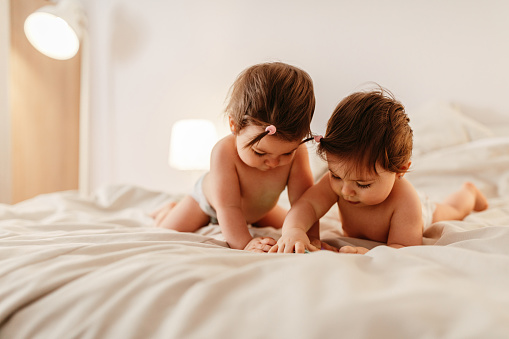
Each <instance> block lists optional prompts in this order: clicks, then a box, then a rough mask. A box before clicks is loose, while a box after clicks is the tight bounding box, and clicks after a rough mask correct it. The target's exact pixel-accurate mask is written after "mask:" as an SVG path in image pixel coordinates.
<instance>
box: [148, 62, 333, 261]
mask: <svg viewBox="0 0 509 339" xmlns="http://www.w3.org/2000/svg"><path fill="white" fill-rule="evenodd" d="M314 109H315V96H314V91H313V83H312V80H311V78H310V76H309V75H308V74H307V73H306V72H304V71H303V70H301V69H299V68H297V67H294V66H291V65H288V64H285V63H281V62H273V63H263V64H259V65H254V66H251V67H249V68H247V69H246V70H244V71H243V72H242V73H241V74H240V75H239V76H238V77H237V79H236V81H235V82H234V84H233V86H232V88H231V91H230V98H229V102H228V105H227V107H226V114H227V116H228V120H229V125H230V130H231V132H232V134H231V135H229V136H227V137H225V138H223V139H221V140H220V141H218V142H217V144H216V145H215V146H214V148H213V150H212V153H211V158H210V171H209V172H208V173H206V174H205V175H204V176H203V177H202V178H201V179H200V180H199V181H198V182H197V183H196V185H195V189H194V192H193V194H191V195H188V196H186V197H185V198H184V199H183V200H181V201H180V202H178V203H177V204H175V203H172V204H168V205H166V206H164V207H163V208H161V209H159V210H158V211H156V212H154V213H153V214H152V217H153V218H154V219H155V223H156V225H157V226H158V227H164V228H169V229H173V230H177V231H181V232H193V231H196V230H197V229H198V228H200V227H202V226H205V225H208V224H209V223H210V222H212V223H219V226H220V228H221V232H222V234H223V235H224V237H225V239H226V242H227V243H228V245H229V246H230V247H231V248H234V249H244V250H248V251H254V252H268V251H269V249H270V248H271V247H272V246H273V245H275V243H276V241H275V240H274V239H272V238H270V237H261V238H253V237H252V236H251V234H250V232H249V228H248V224H252V225H254V226H272V227H275V228H281V227H282V226H283V221H284V218H285V216H286V213H287V211H286V210H285V209H284V208H282V207H281V206H279V205H278V204H277V202H278V199H279V196H280V195H281V192H283V190H284V189H285V188H286V187H287V188H288V196H289V200H290V204H293V203H294V202H295V201H297V199H298V198H299V197H300V196H301V195H302V194H303V193H304V192H305V191H306V190H307V189H308V188H309V187H311V186H312V185H313V176H312V173H311V168H310V164H309V158H308V152H307V148H306V146H305V145H304V142H305V141H308V140H311V139H312V138H308V137H309V136H310V135H311V131H310V123H311V119H312V117H313V113H314ZM306 138H307V139H306ZM307 233H308V235H309V237H310V239H311V241H312V242H313V244H315V245H316V246H318V247H321V246H322V244H321V242H320V240H319V226H318V222H315V223H314V224H313V227H310V229H309V231H308V232H307ZM324 246H325V247H326V248H331V247H330V246H328V245H326V244H324Z"/></svg>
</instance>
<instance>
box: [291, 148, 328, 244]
mask: <svg viewBox="0 0 509 339" xmlns="http://www.w3.org/2000/svg"><path fill="white" fill-rule="evenodd" d="M313 183H314V182H313V173H312V171H311V166H310V164H309V154H308V149H307V146H306V145H305V144H302V145H300V146H299V148H298V149H297V151H296V153H295V158H294V160H293V164H292V168H291V171H290V176H289V178H288V198H289V200H290V206H293V205H294V204H295V202H297V200H299V198H300V197H301V196H302V195H303V194H304V192H306V191H307V190H308V189H309V188H310V187H311V186H313ZM307 236H308V237H309V238H310V241H311V242H313V243H314V244H315V246H317V247H318V248H320V244H321V243H320V223H319V221H317V222H315V223H314V224H313V226H311V228H310V229H309V230H308V231H307Z"/></svg>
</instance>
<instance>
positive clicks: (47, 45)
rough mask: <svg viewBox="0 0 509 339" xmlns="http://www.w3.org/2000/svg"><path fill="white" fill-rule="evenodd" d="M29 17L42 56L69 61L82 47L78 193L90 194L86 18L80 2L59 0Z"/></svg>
mask: <svg viewBox="0 0 509 339" xmlns="http://www.w3.org/2000/svg"><path fill="white" fill-rule="evenodd" d="M53 3H54V4H51V5H47V6H44V7H41V8H39V9H38V10H36V11H35V12H33V13H32V14H30V15H29V16H28V17H27V18H26V20H25V24H24V30H25V35H26V37H27V38H28V41H30V43H31V44H32V46H34V47H35V48H36V49H37V50H38V51H39V52H41V53H42V54H44V55H46V56H48V57H50V58H53V59H57V60H67V59H70V58H72V57H74V56H75V55H76V53H78V50H79V49H80V48H81V62H80V65H81V70H80V111H79V124H80V127H79V190H80V192H81V193H82V194H85V195H86V194H88V193H89V165H88V163H89V144H88V143H89V108H88V104H89V78H88V77H89V48H88V36H87V30H86V16H85V12H84V10H83V7H82V5H81V3H80V2H79V1H78V0H58V1H53Z"/></svg>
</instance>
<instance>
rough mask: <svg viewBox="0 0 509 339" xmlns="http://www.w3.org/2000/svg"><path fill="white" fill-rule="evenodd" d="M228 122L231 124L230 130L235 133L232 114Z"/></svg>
mask: <svg viewBox="0 0 509 339" xmlns="http://www.w3.org/2000/svg"><path fill="white" fill-rule="evenodd" d="M228 123H229V124H230V131H231V132H232V134H235V122H234V121H233V119H232V117H230V116H229V117H228Z"/></svg>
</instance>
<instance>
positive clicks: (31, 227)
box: [0, 104, 509, 339]
mask: <svg viewBox="0 0 509 339" xmlns="http://www.w3.org/2000/svg"><path fill="white" fill-rule="evenodd" d="M444 112H445V113H444ZM411 117H412V122H413V126H414V131H415V151H414V157H413V168H412V171H411V172H410V173H409V174H408V178H409V179H410V180H411V181H412V183H414V185H415V186H416V187H417V188H418V189H419V190H422V191H424V192H426V193H427V194H428V195H429V196H430V197H432V198H433V199H441V198H443V197H444V196H445V195H446V194H447V193H449V192H451V191H452V190H454V189H456V188H457V187H459V185H460V184H461V183H462V182H463V181H465V180H470V181H472V182H474V183H475V184H476V185H477V186H478V187H479V188H480V189H481V190H482V191H483V192H484V193H485V194H486V195H487V197H488V199H489V203H490V208H489V209H488V210H486V211H483V212H479V213H473V214H471V215H469V216H468V217H467V218H466V219H465V220H463V221H446V222H439V223H435V224H433V225H431V226H430V227H429V228H427V229H426V230H425V233H424V245H423V246H415V247H408V248H403V249H392V248H388V247H386V246H380V245H381V244H378V243H374V242H370V241H366V240H358V239H349V238H345V237H343V236H342V233H341V225H340V224H339V222H338V219H337V211H335V210H334V208H333V209H331V211H329V213H328V214H327V215H326V216H325V217H324V218H322V220H321V236H322V239H324V241H326V242H328V243H329V244H331V245H334V246H338V247H339V246H342V245H345V244H353V245H361V246H366V247H368V248H371V250H370V251H369V252H368V253H367V254H365V255H356V254H355V255H354V254H338V253H333V252H328V251H320V252H314V253H310V254H256V253H248V252H244V251H238V250H232V249H230V248H228V246H227V245H226V243H225V241H224V239H223V238H222V236H221V234H220V232H219V229H218V227H217V226H214V225H209V226H206V227H204V228H202V229H200V230H199V231H197V232H195V233H177V232H173V231H170V230H164V229H157V228H154V227H153V223H152V219H151V218H150V217H149V213H150V212H152V211H153V210H155V209H156V208H158V207H159V206H161V205H163V204H165V203H167V202H169V201H172V200H178V198H179V197H178V196H176V195H175V194H172V193H171V192H161V191H154V190H148V189H146V188H142V187H138V186H133V185H111V186H106V187H102V188H100V189H97V190H96V191H94V192H93V194H91V195H90V196H87V197H83V196H80V195H79V194H78V193H77V192H75V191H66V192H57V193H52V194H46V195H40V196H37V197H35V198H32V199H30V200H26V201H24V202H21V203H18V204H15V205H0V338H9V339H17V338H123V339H124V338H292V339H296V338H347V337H348V338H508V337H509V137H505V136H503V135H496V134H494V133H493V131H492V130H490V128H488V127H486V126H483V125H482V124H480V123H478V122H477V121H475V120H473V119H471V118H468V117H466V116H464V115H462V114H461V112H459V111H458V110H457V109H455V108H454V107H453V106H451V105H447V104H440V105H438V106H435V107H434V108H428V109H427V110H425V111H424V112H422V113H419V114H417V113H416V114H415V116H411ZM313 170H314V171H315V174H316V175H319V174H320V173H321V172H323V170H324V168H323V163H320V162H319V160H316V159H314V160H313ZM281 203H282V204H285V203H286V201H285V200H284V197H283V198H282V201H281ZM251 231H252V233H253V235H259V236H272V237H274V238H277V237H279V235H280V233H279V231H278V230H276V229H274V228H271V227H267V228H251Z"/></svg>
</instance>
